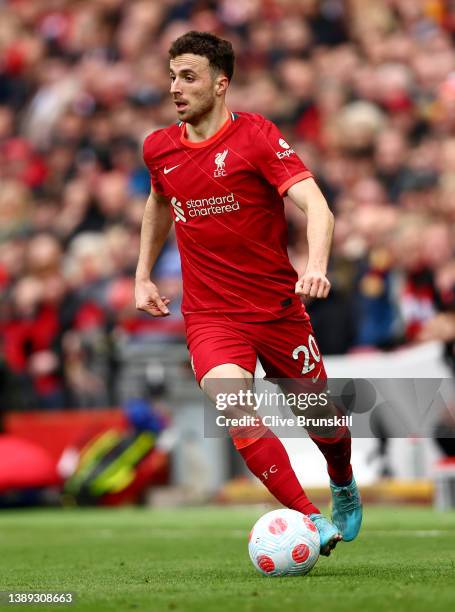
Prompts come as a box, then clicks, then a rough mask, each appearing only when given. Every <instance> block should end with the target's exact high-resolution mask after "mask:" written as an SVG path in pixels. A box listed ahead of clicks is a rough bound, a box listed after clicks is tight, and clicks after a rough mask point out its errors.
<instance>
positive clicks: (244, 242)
mask: <svg viewBox="0 0 455 612" xmlns="http://www.w3.org/2000/svg"><path fill="white" fill-rule="evenodd" d="M144 161H145V163H146V165H147V167H148V168H149V171H150V174H151V178H152V185H153V189H154V190H155V191H156V192H158V193H160V194H163V195H164V196H166V197H167V198H168V199H169V202H170V205H171V207H172V214H173V217H174V221H175V230H176V236H177V243H178V247H179V250H180V257H181V263H182V277H183V302H182V312H183V314H184V315H185V316H191V315H196V314H211V315H219V316H222V317H224V318H229V319H233V320H240V321H245V322H248V321H251V322H253V321H267V320H273V319H277V318H281V317H283V316H287V315H288V314H293V313H294V312H296V311H297V310H298V311H301V309H302V304H301V301H300V298H299V297H298V296H296V295H295V293H294V287H295V283H296V281H297V274H296V272H295V270H294V269H293V267H292V266H291V264H290V262H289V258H288V254H287V225H286V219H285V215H284V203H283V195H284V194H285V193H286V191H287V190H288V189H289V187H291V185H293V184H294V183H297V182H298V181H301V180H303V179H306V178H309V177H311V176H312V174H311V172H309V171H308V169H307V168H306V166H305V165H304V164H303V162H302V161H301V160H300V159H299V157H298V156H297V154H296V153H295V151H294V150H293V149H292V148H291V147H290V146H289V144H288V143H287V142H286V141H285V140H284V138H283V136H282V134H281V133H280V131H279V130H278V129H277V127H276V126H275V125H274V124H273V123H272V122H270V121H268V120H267V119H265V118H264V117H262V116H260V115H254V114H250V113H235V114H234V113H232V114H231V115H230V117H229V119H228V120H227V121H226V122H225V124H224V125H223V126H222V127H221V128H220V130H219V131H218V132H217V133H216V134H214V135H213V136H212V137H211V138H209V139H208V140H205V141H203V142H191V141H189V140H188V139H187V138H186V127H185V124H184V123H180V124H175V125H173V126H171V127H168V128H166V129H161V130H157V131H156V132H153V133H152V134H150V135H149V136H147V138H146V139H145V142H144Z"/></svg>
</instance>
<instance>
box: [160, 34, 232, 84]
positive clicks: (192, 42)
mask: <svg viewBox="0 0 455 612" xmlns="http://www.w3.org/2000/svg"><path fill="white" fill-rule="evenodd" d="M184 53H193V54H194V55H202V56H203V57H206V58H207V59H208V60H209V66H210V67H211V68H212V69H215V70H218V71H220V72H223V73H224V74H225V75H226V76H227V78H228V79H229V81H230V80H231V79H232V75H233V74H234V61H235V56H234V49H233V48H232V45H231V43H230V42H229V41H228V40H223V39H222V38H218V36H215V35H214V34H210V32H196V31H194V30H192V31H191V32H187V33H186V34H183V36H180V37H179V38H177V39H176V40H174V42H173V43H172V45H171V48H170V49H169V57H170V58H171V59H174V58H176V57H177V56H178V55H183V54H184Z"/></svg>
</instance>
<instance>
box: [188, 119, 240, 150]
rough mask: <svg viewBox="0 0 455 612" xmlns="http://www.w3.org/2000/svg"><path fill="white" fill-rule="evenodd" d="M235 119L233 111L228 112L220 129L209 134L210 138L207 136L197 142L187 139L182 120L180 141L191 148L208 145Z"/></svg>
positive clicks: (225, 130)
mask: <svg viewBox="0 0 455 612" xmlns="http://www.w3.org/2000/svg"><path fill="white" fill-rule="evenodd" d="M235 119H236V115H235V114H234V113H231V112H229V117H228V118H227V119H226V121H225V122H224V123H223V125H222V126H221V127H220V129H219V130H218V131H217V132H215V134H213V135H212V136H210V138H207V140H199V141H197V142H194V141H192V140H188V138H187V137H186V123H184V122H183V121H182V122H180V123H179V126H180V142H181V143H182V144H183V145H185V146H186V147H190V148H192V149H201V148H203V147H208V146H209V145H211V144H212V143H213V142H215V140H218V138H220V137H221V136H222V135H223V134H224V133H225V132H227V130H228V129H229V127H230V126H231V123H232V122H233V121H235Z"/></svg>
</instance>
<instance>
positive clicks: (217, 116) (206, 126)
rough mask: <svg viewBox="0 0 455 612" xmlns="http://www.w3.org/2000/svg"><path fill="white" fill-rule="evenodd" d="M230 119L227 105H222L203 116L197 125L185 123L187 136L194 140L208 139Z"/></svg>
mask: <svg viewBox="0 0 455 612" xmlns="http://www.w3.org/2000/svg"><path fill="white" fill-rule="evenodd" d="M228 119H229V111H228V109H227V107H226V105H223V106H221V107H220V108H219V109H213V111H212V112H211V113H210V114H209V115H207V116H205V117H203V118H202V119H201V121H200V122H199V123H197V124H196V125H191V124H189V123H186V124H185V127H186V137H187V138H188V140H191V141H192V142H201V141H203V140H207V139H209V138H211V137H212V136H213V135H214V134H216V133H217V132H218V130H219V129H220V128H221V127H222V126H223V124H224V123H225V122H226V121H227V120H228Z"/></svg>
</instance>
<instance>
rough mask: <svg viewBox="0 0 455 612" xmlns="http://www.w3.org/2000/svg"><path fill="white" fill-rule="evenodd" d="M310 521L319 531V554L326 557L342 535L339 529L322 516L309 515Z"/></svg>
mask: <svg viewBox="0 0 455 612" xmlns="http://www.w3.org/2000/svg"><path fill="white" fill-rule="evenodd" d="M310 519H311V520H312V521H313V523H314V524H315V525H316V527H317V530H318V531H319V539H320V542H321V548H320V553H321V555H324V556H325V557H328V556H329V555H330V552H331V551H332V550H333V549H334V548H335V546H336V545H337V544H338V542H339V541H340V540H341V539H342V534H341V533H340V531H339V529H338V528H337V527H336V526H335V525H334V524H333V523H331V522H330V521H329V519H327V518H325V516H324V515H322V514H310Z"/></svg>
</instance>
